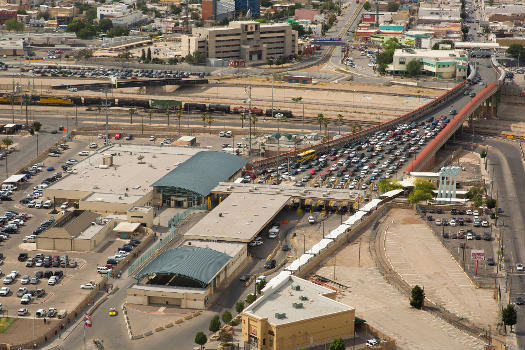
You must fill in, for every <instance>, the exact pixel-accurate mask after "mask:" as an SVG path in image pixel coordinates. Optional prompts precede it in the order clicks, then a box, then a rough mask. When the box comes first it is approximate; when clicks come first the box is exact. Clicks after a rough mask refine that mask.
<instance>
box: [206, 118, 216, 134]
mask: <svg viewBox="0 0 525 350" xmlns="http://www.w3.org/2000/svg"><path fill="white" fill-rule="evenodd" d="M214 121H215V118H214V117H213V115H211V114H208V115H207V116H206V124H208V127H209V128H210V132H211V124H212V123H213V122H214Z"/></svg>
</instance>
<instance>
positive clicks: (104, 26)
mask: <svg viewBox="0 0 525 350" xmlns="http://www.w3.org/2000/svg"><path fill="white" fill-rule="evenodd" d="M111 28H113V22H112V21H111V20H110V19H109V18H102V19H101V20H100V21H98V30H99V31H101V32H104V33H105V32H107V31H108V30H110V29H111Z"/></svg>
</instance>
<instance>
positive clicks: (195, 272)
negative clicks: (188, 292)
mask: <svg viewBox="0 0 525 350" xmlns="http://www.w3.org/2000/svg"><path fill="white" fill-rule="evenodd" d="M231 259H232V258H231V256H229V255H227V254H224V253H221V252H218V251H216V250H213V249H210V248H202V247H194V246H181V247H177V248H173V249H168V250H166V251H165V252H162V253H161V254H160V255H159V256H157V257H156V258H155V259H153V261H151V262H150V263H149V264H148V265H146V266H145V267H144V268H143V269H142V270H140V272H139V273H137V277H138V278H144V277H146V276H149V275H152V274H175V275H178V276H184V277H187V278H191V279H193V280H196V281H199V282H200V283H201V284H202V285H203V286H206V285H208V284H209V283H210V282H211V280H212V279H213V278H214V277H215V275H217V273H218V272H220V271H221V270H222V269H223V267H224V266H225V265H226V264H227V263H228V262H229V261H230V260H231Z"/></svg>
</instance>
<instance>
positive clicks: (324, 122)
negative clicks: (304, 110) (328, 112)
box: [323, 118, 330, 136]
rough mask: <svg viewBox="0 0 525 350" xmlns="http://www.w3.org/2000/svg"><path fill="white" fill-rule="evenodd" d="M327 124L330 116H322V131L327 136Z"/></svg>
mask: <svg viewBox="0 0 525 350" xmlns="http://www.w3.org/2000/svg"><path fill="white" fill-rule="evenodd" d="M328 124H330V118H323V126H324V133H325V135H327V136H328Z"/></svg>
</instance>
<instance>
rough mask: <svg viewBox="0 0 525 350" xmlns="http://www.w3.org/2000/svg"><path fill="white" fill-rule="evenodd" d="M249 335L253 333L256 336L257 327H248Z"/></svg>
mask: <svg viewBox="0 0 525 350" xmlns="http://www.w3.org/2000/svg"><path fill="white" fill-rule="evenodd" d="M250 335H255V336H257V328H255V327H253V326H251V327H250Z"/></svg>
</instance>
